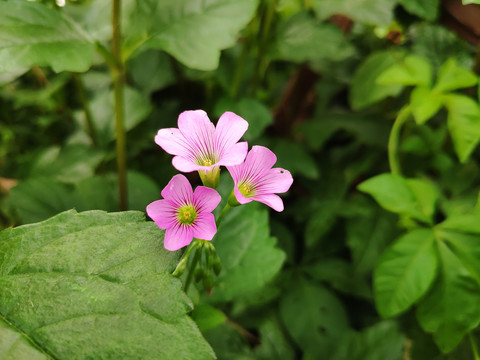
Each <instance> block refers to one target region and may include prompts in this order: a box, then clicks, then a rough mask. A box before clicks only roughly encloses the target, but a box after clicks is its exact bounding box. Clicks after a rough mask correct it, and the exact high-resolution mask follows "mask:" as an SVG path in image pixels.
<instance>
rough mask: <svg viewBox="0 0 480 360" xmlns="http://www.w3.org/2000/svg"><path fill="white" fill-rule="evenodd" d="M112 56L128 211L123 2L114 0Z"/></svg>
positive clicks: (121, 183)
mask: <svg viewBox="0 0 480 360" xmlns="http://www.w3.org/2000/svg"><path fill="white" fill-rule="evenodd" d="M112 29H113V33H112V55H113V58H114V59H115V68H114V71H113V90H114V97H115V128H116V152H117V173H118V188H119V198H120V210H127V156H126V146H125V138H126V136H125V125H124V117H125V112H124V111H125V110H124V101H123V88H124V85H125V66H124V63H123V59H122V53H121V52H122V33H121V0H113V8H112Z"/></svg>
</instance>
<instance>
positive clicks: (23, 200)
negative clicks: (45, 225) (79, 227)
mask: <svg viewBox="0 0 480 360" xmlns="http://www.w3.org/2000/svg"><path fill="white" fill-rule="evenodd" d="M8 201H9V202H10V204H11V205H12V206H13V208H14V209H15V211H16V212H17V214H18V216H19V217H20V219H21V221H22V223H24V224H29V223H33V222H37V221H42V220H45V219H47V218H49V217H51V216H54V215H56V214H58V213H59V212H61V211H65V210H68V209H71V208H72V207H73V206H72V193H71V188H70V187H69V186H67V185H66V184H63V183H61V182H59V181H56V180H54V179H52V178H49V177H41V178H32V179H28V180H26V181H22V182H20V183H19V184H18V185H17V186H15V187H14V188H12V189H11V190H10V193H9V197H8Z"/></svg>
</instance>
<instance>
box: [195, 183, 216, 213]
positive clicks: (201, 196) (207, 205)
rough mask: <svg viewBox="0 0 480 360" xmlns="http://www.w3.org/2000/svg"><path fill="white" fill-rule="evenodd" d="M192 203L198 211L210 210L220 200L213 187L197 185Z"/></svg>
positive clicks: (213, 208)
mask: <svg viewBox="0 0 480 360" xmlns="http://www.w3.org/2000/svg"><path fill="white" fill-rule="evenodd" d="M193 198H194V200H193V201H194V204H195V206H196V208H197V210H198V211H199V212H212V211H213V210H215V208H216V207H217V206H218V204H219V203H220V200H222V198H221V196H220V195H219V194H218V192H217V191H216V190H214V189H211V188H209V187H206V186H197V188H196V189H195V191H194V193H193Z"/></svg>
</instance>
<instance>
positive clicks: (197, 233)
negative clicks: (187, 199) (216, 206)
mask: <svg viewBox="0 0 480 360" xmlns="http://www.w3.org/2000/svg"><path fill="white" fill-rule="evenodd" d="M192 229H193V236H194V237H195V238H197V239H203V240H212V239H213V237H214V236H215V233H216V232H217V226H216V225H215V218H214V216H213V214H212V213H201V214H198V216H197V218H196V219H195V223H194V224H193V226H192Z"/></svg>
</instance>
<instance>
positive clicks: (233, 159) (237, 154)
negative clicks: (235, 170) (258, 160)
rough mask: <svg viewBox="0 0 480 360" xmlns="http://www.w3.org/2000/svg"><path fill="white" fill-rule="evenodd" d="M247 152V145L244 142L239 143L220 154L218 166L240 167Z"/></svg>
mask: <svg viewBox="0 0 480 360" xmlns="http://www.w3.org/2000/svg"><path fill="white" fill-rule="evenodd" d="M247 152H248V143H247V142H246V141H243V142H239V143H237V144H235V145H233V146H231V147H230V148H229V149H228V150H227V151H226V152H224V153H223V154H222V157H221V158H220V161H219V162H218V165H224V166H235V165H241V164H242V162H243V160H245V156H246V155H247Z"/></svg>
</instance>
